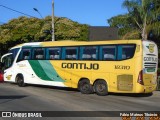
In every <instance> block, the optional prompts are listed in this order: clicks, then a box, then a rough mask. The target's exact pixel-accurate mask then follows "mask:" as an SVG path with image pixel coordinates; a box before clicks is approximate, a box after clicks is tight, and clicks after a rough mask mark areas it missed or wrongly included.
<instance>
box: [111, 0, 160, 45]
mask: <svg viewBox="0 0 160 120" xmlns="http://www.w3.org/2000/svg"><path fill="white" fill-rule="evenodd" d="M123 6H124V7H125V8H127V10H128V14H125V15H118V16H115V17H112V18H111V19H109V20H108V23H109V24H110V26H113V27H118V28H119V36H120V37H121V38H122V39H127V38H129V39H130V38H131V39H134V38H137V39H139V38H144V39H152V40H155V41H156V40H158V38H159V36H160V33H159V32H160V27H159V26H160V22H159V21H160V1H159V0H125V1H124V3H123ZM156 42H158V41H156Z"/></svg>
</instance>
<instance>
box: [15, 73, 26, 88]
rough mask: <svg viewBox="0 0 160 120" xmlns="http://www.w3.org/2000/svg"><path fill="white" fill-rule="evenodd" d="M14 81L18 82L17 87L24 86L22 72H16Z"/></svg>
mask: <svg viewBox="0 0 160 120" xmlns="http://www.w3.org/2000/svg"><path fill="white" fill-rule="evenodd" d="M15 82H16V83H17V84H18V86H19V87H24V86H25V85H26V84H25V82H24V77H23V75H22V74H20V73H19V74H17V75H16V79H15Z"/></svg>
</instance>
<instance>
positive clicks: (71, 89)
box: [26, 84, 79, 92]
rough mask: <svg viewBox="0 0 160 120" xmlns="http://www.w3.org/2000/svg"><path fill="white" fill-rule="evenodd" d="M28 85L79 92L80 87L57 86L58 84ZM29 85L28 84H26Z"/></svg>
mask: <svg viewBox="0 0 160 120" xmlns="http://www.w3.org/2000/svg"><path fill="white" fill-rule="evenodd" d="M28 86H34V87H41V88H48V89H57V90H62V91H73V92H79V91H78V89H75V88H69V87H56V86H45V85H29V84H28ZM26 87H27V86H26Z"/></svg>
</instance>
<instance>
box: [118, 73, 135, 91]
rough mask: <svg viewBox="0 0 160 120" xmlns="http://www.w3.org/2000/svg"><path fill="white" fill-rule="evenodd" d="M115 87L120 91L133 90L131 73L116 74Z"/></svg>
mask: <svg viewBox="0 0 160 120" xmlns="http://www.w3.org/2000/svg"><path fill="white" fill-rule="evenodd" d="M117 89H118V90H120V91H132V90H133V75H126V74H124V75H118V76H117Z"/></svg>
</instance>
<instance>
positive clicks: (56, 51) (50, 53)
mask: <svg viewBox="0 0 160 120" xmlns="http://www.w3.org/2000/svg"><path fill="white" fill-rule="evenodd" d="M60 54H61V49H60V48H47V59H50V60H59V59H60Z"/></svg>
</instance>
